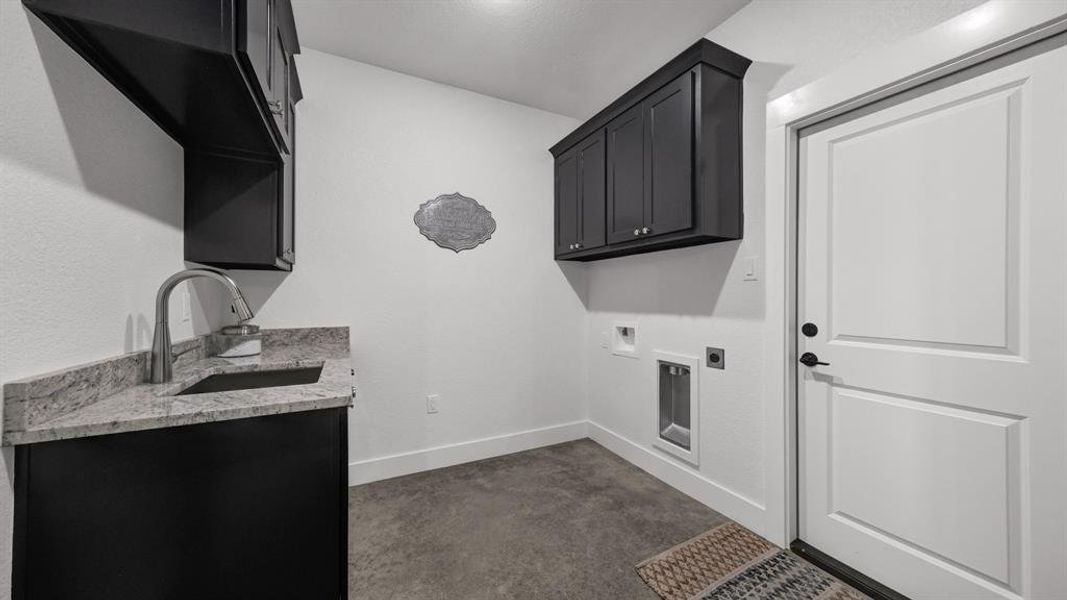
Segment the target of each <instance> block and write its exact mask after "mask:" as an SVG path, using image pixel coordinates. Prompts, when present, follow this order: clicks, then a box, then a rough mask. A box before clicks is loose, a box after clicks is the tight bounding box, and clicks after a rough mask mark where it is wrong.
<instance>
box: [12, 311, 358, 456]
mask: <svg viewBox="0 0 1067 600" xmlns="http://www.w3.org/2000/svg"><path fill="white" fill-rule="evenodd" d="M219 339H220V338H219V336H214V335H209V336H202V337H200V338H194V339H193V340H187V341H185V342H181V343H179V344H175V353H176V354H177V353H178V352H185V354H183V355H182V357H181V359H180V360H179V361H178V362H176V363H175V367H174V380H173V381H171V382H169V383H161V384H152V383H144V382H145V381H146V380H147V372H148V353H147V352H138V353H134V354H127V355H124V356H120V357H116V358H113V359H107V360H103V361H98V362H94V363H90V364H87V365H80V366H77V367H72V368H70V369H64V370H62V371H56V372H53V373H47V374H45V375H40V376H37V377H30V378H26V379H22V380H19V381H14V382H10V383H6V384H4V405H5V406H4V432H3V445H5V446H10V445H17V444H32V443H37V442H47V441H54V440H64V439H71V438H80V437H88V436H94V435H106V434H112V433H122V432H127V431H140V430H145V429H160V428H164V427H177V426H181V425H192V424H196V423H208V422H212V421H223V420H228V419H243V418H248V417H259V416H265V415H274V414H281V413H289V412H299V411H306V410H319V409H325V408H337V407H343V406H351V404H352V379H353V377H352V375H353V371H352V363H351V360H350V358H349V342H348V328H347V327H329V328H311V329H268V330H263V331H262V344H263V351H262V353H261V354H260V355H258V356H250V357H243V358H220V357H217V356H214V354H216V352H215V350H216V349H217V348H218V343H219ZM319 366H321V367H322V372H321V374H320V376H319V380H318V381H317V382H316V383H311V384H306V385H290V386H284V387H265V388H257V389H246V390H231V391H224V392H207V393H201V394H189V395H185V396H177V395H175V394H177V393H178V392H180V391H182V390H184V389H185V388H187V387H189V386H190V385H192V384H194V383H196V382H198V381H200V380H201V379H204V378H205V377H208V376H210V375H214V374H217V373H236V372H246V371H268V370H277V369H296V368H304V367H319Z"/></svg>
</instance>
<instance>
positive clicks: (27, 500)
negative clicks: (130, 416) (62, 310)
mask: <svg viewBox="0 0 1067 600" xmlns="http://www.w3.org/2000/svg"><path fill="white" fill-rule="evenodd" d="M346 438H347V427H346V409H344V408H336V409H327V410H318V411H308V412H300V413H291V414H284V415H274V416H268V417H256V418H251V419H238V420H233V421H221V422H216V423H208V424H203V425H190V426H186V427H175V428H169V429H157V430H151V431H141V432H134V433H121V434H115V435H107V436H98V437H89V438H81V439H75V440H65V441H57V442H45V443H40V444H31V445H26V446H18V447H16V448H15V542H14V544H15V545H14V585H13V592H14V594H13V597H14V599H15V600H52V599H56V600H59V599H64V600H70V599H75V598H107V599H109V600H124V599H131V600H134V599H136V600H169V599H174V600H178V599H182V600H187V599H189V598H198V599H204V600H208V599H215V598H217V599H220V600H221V599H227V600H229V599H232V598H257V599H263V600H265V599H274V598H278V599H282V598H286V599H288V598H301V599H309V600H311V599H321V600H337V599H338V598H344V597H346V596H345V589H346V569H347V550H346V548H347V529H348V527H347V519H348V509H347V504H348V501H347V498H348V496H347V472H346V471H347V464H346V463H347V461H346V459H345V457H346V456H347V446H348V445H347V440H346Z"/></svg>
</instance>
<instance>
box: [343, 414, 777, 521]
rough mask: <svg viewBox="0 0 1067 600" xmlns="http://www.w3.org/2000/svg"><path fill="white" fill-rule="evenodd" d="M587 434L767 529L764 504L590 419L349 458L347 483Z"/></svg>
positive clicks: (689, 492) (657, 475)
mask: <svg viewBox="0 0 1067 600" xmlns="http://www.w3.org/2000/svg"><path fill="white" fill-rule="evenodd" d="M586 437H588V438H591V439H592V440H593V441H595V442H596V443H598V444H600V445H601V446H603V447H605V448H607V449H608V450H610V451H611V452H613V453H615V454H617V455H618V456H620V457H621V458H622V459H623V460H626V461H627V462H630V463H632V464H633V465H635V466H637V467H638V468H640V469H642V470H643V471H646V472H647V473H649V474H651V475H652V476H653V477H655V478H657V479H659V480H660V481H663V482H664V483H666V484H667V485H669V486H671V487H673V488H675V489H676V490H678V491H680V492H682V493H683V494H686V495H687V496H690V497H692V498H694V499H695V500H697V501H698V502H701V503H703V504H705V505H707V506H708V507H710V508H712V509H714V510H716V511H718V512H720V513H722V514H723V515H725V516H727V517H729V518H731V519H733V520H734V521H737V522H738V523H740V524H742V525H744V526H745V527H748V528H749V529H751V530H752V531H755V532H756V533H759V534H761V535H763V534H764V530H765V529H766V522H767V511H766V509H765V508H764V507H762V506H760V505H759V504H757V503H756V502H753V501H752V500H749V499H748V498H745V497H744V496H741V495H740V494H738V493H736V492H734V491H732V490H730V489H728V488H726V487H724V486H722V485H720V484H718V483H716V482H714V481H712V480H710V479H708V478H707V477H704V476H703V475H701V474H700V473H697V472H696V471H693V470H692V469H690V468H688V467H685V466H682V465H681V464H679V463H676V462H674V460H673V459H671V458H669V457H667V456H664V455H661V454H659V453H657V452H656V451H655V450H653V449H651V448H645V447H643V446H641V445H639V444H635V443H634V442H632V441H630V440H628V439H626V438H624V437H622V436H621V435H619V434H617V433H615V432H614V431H611V430H610V429H607V428H606V427H602V426H600V425H598V424H596V423H593V422H591V421H574V422H572V423H563V424H561V425H554V426H552V427H544V428H541V429H532V430H529V431H520V432H517V433H511V434H506V435H499V436H495V437H490V438H484V439H480V440H473V441H470V442H460V443H457V444H449V445H445V446H438V447H435V448H427V449H425V450H417V451H415V452H405V453H403V454H394V455H391V456H382V457H379V458H371V459H367V460H361V461H356V462H351V463H348V485H350V486H351V485H362V484H364V483H371V482H373V481H380V480H382V479H391V478H393V477H400V476H403V475H411V474H412V473H419V472H422V471H429V470H431V469H440V468H442V467H451V466H453V465H459V464H463V463H468V462H472V461H476V460H482V459H486V458H493V457H496V456H503V455H505V454H511V453H514V452H522V451H524V450H532V449H534V448H540V447H542V446H551V445H552V444H562V443H563V442H570V441H574V440H580V439H582V438H586Z"/></svg>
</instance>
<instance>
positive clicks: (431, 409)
mask: <svg viewBox="0 0 1067 600" xmlns="http://www.w3.org/2000/svg"><path fill="white" fill-rule="evenodd" d="M440 399H441V396H440V395H438V394H430V395H429V396H426V414H428V415H432V414H434V413H436V412H437V410H438V408H437V403H438V401H439V400H440Z"/></svg>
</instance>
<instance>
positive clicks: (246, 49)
mask: <svg viewBox="0 0 1067 600" xmlns="http://www.w3.org/2000/svg"><path fill="white" fill-rule="evenodd" d="M275 20H276V18H275V14H274V0H242V1H241V2H238V3H237V52H238V53H239V55H240V56H241V59H242V60H243V61H244V62H245V63H246V64H247V65H248V67H249V70H250V71H251V72H252V74H254V75H255V78H256V83H257V84H258V86H259V89H260V90H261V91H262V92H263V93H264V100H266V99H268V98H269V97H270V89H271V84H272V83H273V77H272V76H271V75H272V74H271V69H270V62H271V59H272V48H271V46H272V45H273V40H274V35H273V30H274V22H275Z"/></svg>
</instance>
